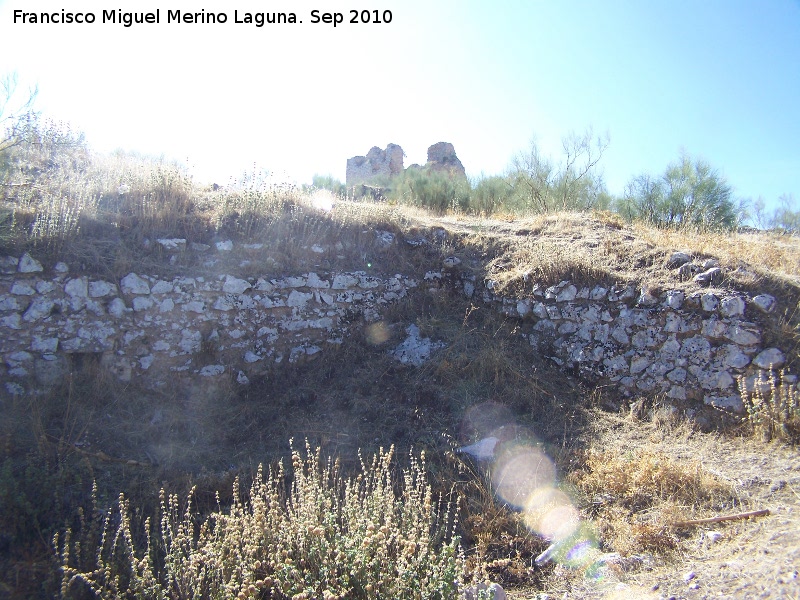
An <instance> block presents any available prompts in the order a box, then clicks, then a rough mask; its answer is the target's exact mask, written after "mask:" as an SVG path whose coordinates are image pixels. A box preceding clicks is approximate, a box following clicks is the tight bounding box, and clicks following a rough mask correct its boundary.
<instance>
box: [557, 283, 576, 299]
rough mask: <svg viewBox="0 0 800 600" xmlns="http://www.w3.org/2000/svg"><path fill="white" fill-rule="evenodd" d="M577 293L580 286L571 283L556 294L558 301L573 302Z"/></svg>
mask: <svg viewBox="0 0 800 600" xmlns="http://www.w3.org/2000/svg"><path fill="white" fill-rule="evenodd" d="M577 295H578V288H576V287H575V286H574V285H572V284H569V285H568V286H566V287H565V288H564V289H562V290H561V291H560V292H559V293H558V295H557V296H556V302H572V301H573V300H574V299H575V296H577Z"/></svg>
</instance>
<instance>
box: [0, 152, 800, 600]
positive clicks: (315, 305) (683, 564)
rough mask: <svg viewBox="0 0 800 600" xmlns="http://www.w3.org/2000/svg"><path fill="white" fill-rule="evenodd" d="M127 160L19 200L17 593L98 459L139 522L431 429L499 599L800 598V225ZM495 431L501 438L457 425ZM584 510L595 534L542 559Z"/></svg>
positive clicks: (12, 307)
mask: <svg viewBox="0 0 800 600" xmlns="http://www.w3.org/2000/svg"><path fill="white" fill-rule="evenodd" d="M123 166H124V165H117V166H116V167H115V168H117V169H118V170H117V171H114V169H110V168H107V167H106V168H105V170H104V171H102V173H104V174H105V175H104V177H105V178H101V177H99V176H93V177H90V178H88V179H86V180H83V179H82V181H84V182H87V181H88V182H89V183H90V185H84V186H83V187H82V188H81V189H83V190H84V191H83V192H82V195H79V196H76V195H74V194H73V195H70V194H62V195H56V194H50V195H48V194H47V193H40V192H41V190H39V191H37V190H36V187H35V186H32V187H31V188H30V190H27V192H26V191H25V190H22V191H21V192H17V193H16V195H14V196H13V197H12V196H10V195H7V197H6V201H5V204H4V206H3V207H2V210H3V214H4V215H6V217H5V218H4V220H3V230H2V231H3V235H2V238H0V241H2V251H0V255H2V257H3V258H2V261H3V262H2V264H1V265H0V266H2V275H0V310H2V312H0V319H1V320H0V329H1V330H2V332H1V333H0V337H2V342H0V353H2V356H3V359H4V362H3V367H2V369H3V370H2V372H0V377H1V378H2V382H3V384H4V385H3V386H2V389H0V394H1V396H0V402H2V404H0V407H2V411H3V413H4V419H3V420H2V425H0V435H2V436H3V437H4V440H5V447H4V454H3V463H2V465H3V466H2V469H3V470H2V477H0V500H1V501H2V502H3V505H2V508H3V510H2V515H3V516H2V517H1V518H2V526H0V530H2V531H3V532H4V533H3V534H1V535H0V564H1V565H2V569H0V570H2V572H3V576H2V578H1V579H0V597H9V598H16V597H34V596H36V595H38V596H39V597H48V596H51V595H52V594H54V593H55V592H56V591H57V589H58V575H57V567H58V564H57V562H56V560H55V557H54V556H53V555H52V550H51V548H50V541H51V539H52V536H53V534H54V533H55V532H56V531H59V530H63V528H64V527H65V524H67V523H69V524H70V526H71V527H72V528H73V529H74V530H75V531H76V532H77V531H79V530H80V522H81V519H80V518H78V517H77V516H76V515H77V514H78V508H79V507H82V506H87V502H88V499H89V497H90V496H91V495H92V491H91V486H92V481H95V482H96V486H97V492H96V496H97V500H98V504H99V508H100V509H102V510H103V511H104V510H105V509H108V508H111V507H112V506H113V505H114V503H115V501H116V499H117V497H118V495H119V494H120V493H121V492H124V493H125V494H126V497H127V498H128V499H129V500H130V502H131V504H132V505H133V506H135V507H137V509H136V510H137V513H136V514H137V517H136V519H138V521H137V524H136V526H137V527H140V526H141V523H140V522H139V521H141V520H142V519H143V518H144V516H147V515H151V514H155V513H156V510H157V508H158V500H157V497H158V489H159V487H164V488H165V489H166V490H167V493H169V494H177V495H178V496H180V497H181V498H183V497H185V495H186V494H187V493H188V491H189V489H190V488H192V487H194V488H195V492H194V494H195V496H194V497H195V499H196V505H195V507H196V509H197V510H198V511H200V513H208V512H209V511H214V510H215V509H218V508H219V506H218V505H217V502H220V503H221V506H223V507H227V506H228V505H230V503H231V502H233V501H234V497H232V495H231V489H232V486H233V481H234V479H235V478H236V477H241V478H242V480H243V481H250V480H252V479H253V478H254V477H255V476H256V471H257V465H259V463H264V464H265V465H270V464H275V461H277V460H278V459H280V458H284V459H287V460H291V456H290V451H289V440H290V439H294V440H295V441H296V442H299V441H300V440H308V444H309V445H310V447H311V448H317V447H319V448H320V449H321V454H322V455H323V456H333V457H336V459H337V460H338V461H339V462H338V464H339V465H340V466H341V469H342V472H343V473H352V472H356V471H358V466H359V454H358V453H359V451H361V452H362V453H363V455H364V456H371V455H372V454H375V453H377V452H379V449H380V448H388V447H389V446H392V445H393V446H394V447H395V450H396V455H397V456H399V457H401V459H399V461H398V462H399V464H400V465H401V466H403V465H404V464H405V463H404V462H403V460H405V459H404V457H406V456H408V454H409V452H412V449H414V450H415V451H420V450H424V451H425V454H426V460H427V473H428V475H427V476H428V478H429V480H430V481H431V482H432V485H433V488H434V489H435V491H436V492H440V493H442V494H444V496H447V495H448V494H450V493H451V492H452V493H455V494H456V496H457V497H458V498H459V499H458V500H457V501H456V500H454V502H455V504H456V507H457V508H456V512H457V515H458V525H457V527H458V534H459V535H460V536H461V543H462V547H463V548H464V549H465V551H466V558H465V560H466V564H467V565H468V567H469V568H470V569H472V570H473V571H474V572H475V573H476V577H478V578H484V577H485V578H487V579H489V580H491V581H495V582H498V583H501V584H502V585H503V586H504V588H505V589H506V591H507V593H508V595H509V597H511V598H537V597H539V598H542V597H544V596H543V595H542V594H545V595H549V596H548V597H554V595H556V594H558V595H559V597H562V596H563V597H572V598H586V597H625V598H630V597H652V598H661V597H663V598H668V597H676V598H684V597H685V598H711V597H720V596H722V597H737V598H738V597H742V598H761V597H768V596H770V597H787V598H791V597H797V596H798V595H800V581H798V576H797V564H798V548H800V535H799V534H798V531H800V520H798V515H800V495H798V494H799V493H800V472H799V471H798V469H799V467H798V465H799V464H800V461H798V454H797V446H796V444H797V441H798V436H799V435H800V407H799V406H798V395H797V391H796V377H795V376H794V375H793V373H795V372H796V371H797V367H798V361H799V359H800V355H799V354H798V353H799V352H800V329H798V327H799V326H800V311H799V310H798V307H799V306H800V241H798V238H797V237H796V236H790V235H782V234H780V233H775V232H750V233H713V232H704V233H692V232H686V231H676V230H664V229H656V228H651V227H647V226H644V225H641V224H635V223H634V224H628V223H625V222H624V221H623V220H622V219H621V218H619V217H618V216H616V215H613V214H610V213H600V212H582V213H579V212H576V213H551V214H546V215H539V216H529V217H521V216H507V217H505V218H485V217H477V216H473V215H466V214H447V215H444V216H442V215H435V214H432V213H429V212H426V211H425V210H422V209H418V208H410V207H406V206H402V205H395V204H387V203H378V202H355V201H352V200H347V199H343V198H338V197H332V196H330V195H329V194H327V193H325V192H320V191H314V190H310V191H301V190H297V189H293V188H288V187H273V186H269V185H266V184H260V183H258V182H250V183H247V184H244V185H240V186H230V187H228V188H224V187H223V188H217V189H213V188H206V189H200V188H198V187H197V186H195V185H194V184H193V183H192V182H191V181H190V180H188V179H187V178H185V177H184V176H182V175H181V173H180V172H179V171H177V170H174V169H171V168H168V167H165V166H163V165H162V166H157V167H156V168H155V169H151V170H147V169H145V168H144V167H142V168H141V170H140V171H138V174H136V176H135V177H134V176H131V174H130V173H129V172H126V171H125V170H124V169H123ZM125 168H129V167H125ZM149 168H150V167H148V169H149ZM115 173H117V175H115ZM120 173H125V175H124V176H123V177H120V176H119V174H120ZM82 177H88V175H86V174H84V175H82ZM120 181H124V182H126V183H123V184H120ZM65 185H66V184H65ZM71 189H75V188H71ZM25 194H27V195H25ZM676 252H683V253H685V254H686V256H685V257H684V258H681V257H677V258H676V256H675V253H676ZM677 263H681V264H677ZM715 269H716V270H715ZM702 274H705V275H706V278H705V279H703V278H702V277H701V278H700V279H698V278H697V276H699V275H702ZM768 380H769V381H768ZM770 382H771V383H770ZM741 386H745V392H744V393H741V389H740V387H741ZM487 437H496V438H498V443H500V444H501V445H500V446H498V447H497V448H496V451H495V454H494V455H493V456H492V458H491V460H489V461H485V460H484V461H475V460H473V459H472V458H470V457H469V456H468V455H467V454H465V453H463V452H457V451H456V449H458V448H460V447H464V446H467V445H470V444H473V443H475V442H478V441H480V440H481V439H486V438H487ZM503 444H504V446H503ZM297 445H298V446H301V445H302V444H299V443H298V444H297ZM395 470H396V468H395ZM532 482H533V483H532ZM243 489H246V488H243ZM543 494H544V496H543ZM536 498H539V500H535V501H534V499H536ZM541 498H544V500H542V499H541ZM537 502H538V504H537ZM765 508H766V509H769V510H770V514H769V515H768V516H762V517H757V518H753V519H749V520H735V521H730V522H720V523H709V524H701V525H688V526H684V527H678V526H675V523H676V522H679V521H687V520H691V519H703V518H708V517H713V516H718V515H722V514H733V513H742V512H746V511H753V510H759V509H765ZM548 515H549V516H548ZM564 527H566V529H568V530H569V531H570V533H569V534H563V532H562V533H559V531H561V529H560V528H564ZM575 532H577V533H575ZM573 533H574V534H575V535H578V536H579V537H580V536H583V537H581V538H580V540H582V541H580V540H579V541H580V543H584V542H585V545H586V547H587V548H588V549H589V550H590V552H589V553H588V554H587V555H586V556H589V558H582V559H580V560H577V561H575V560H573V561H572V562H571V559H570V558H569V556H568V554H569V553H567V554H564V555H556V558H554V560H551V561H549V562H544V563H543V564H541V565H539V564H536V563H535V561H534V559H535V557H537V556H539V555H541V554H542V552H544V551H545V550H546V549H547V548H548V547H549V546H550V544H551V542H553V541H554V540H555V541H556V542H557V541H559V540H563V539H572V538H570V536H572V535H573ZM62 540H63V538H62ZM573 541H574V540H573ZM580 543H577V544H576V547H577V546H578V545H580ZM582 556H583V555H582ZM690 572H691V573H693V574H694V575H692V576H691V577H689V576H688V575H687V574H688V573H690ZM73 591H74V590H73ZM276 593H277V592H276ZM615 594H616V596H615ZM263 597H269V596H263ZM272 597H278V596H272ZM279 597H283V596H279Z"/></svg>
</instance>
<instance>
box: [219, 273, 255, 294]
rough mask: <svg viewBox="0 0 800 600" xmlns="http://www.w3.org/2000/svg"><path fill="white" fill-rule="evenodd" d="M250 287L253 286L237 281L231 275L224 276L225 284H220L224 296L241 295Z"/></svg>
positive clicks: (244, 281) (242, 280)
mask: <svg viewBox="0 0 800 600" xmlns="http://www.w3.org/2000/svg"><path fill="white" fill-rule="evenodd" d="M251 287H253V286H252V285H250V283H249V282H248V281H246V280H244V279H238V278H236V277H233V276H232V275H226V276H225V282H224V283H223V284H222V291H223V292H225V293H226V294H243V293H244V292H246V291H247V290H249V289H250V288H251Z"/></svg>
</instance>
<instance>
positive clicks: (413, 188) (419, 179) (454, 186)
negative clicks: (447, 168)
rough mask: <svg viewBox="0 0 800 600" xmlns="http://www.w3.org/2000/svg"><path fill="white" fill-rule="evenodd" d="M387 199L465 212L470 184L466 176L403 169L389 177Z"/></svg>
mask: <svg viewBox="0 0 800 600" xmlns="http://www.w3.org/2000/svg"><path fill="white" fill-rule="evenodd" d="M389 186H390V189H389V192H388V194H387V196H388V198H389V200H391V201H395V202H398V203H401V204H410V205H412V206H420V207H423V208H427V209H429V210H432V211H434V212H437V213H444V212H447V211H459V212H466V211H467V210H469V207H470V195H471V192H472V190H471V188H470V185H469V181H467V179H466V177H461V176H458V175H454V174H450V173H444V172H441V171H431V170H429V169H425V168H421V169H406V170H405V171H404V172H403V173H402V174H401V175H398V176H397V177H394V178H393V179H391V181H390V183H389Z"/></svg>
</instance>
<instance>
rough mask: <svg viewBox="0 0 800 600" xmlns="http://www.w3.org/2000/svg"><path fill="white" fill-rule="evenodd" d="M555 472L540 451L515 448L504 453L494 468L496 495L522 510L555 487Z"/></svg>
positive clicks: (553, 467)
mask: <svg viewBox="0 0 800 600" xmlns="http://www.w3.org/2000/svg"><path fill="white" fill-rule="evenodd" d="M555 479H556V469H555V466H554V465H553V463H552V461H551V460H550V459H549V458H548V457H547V456H546V455H545V454H544V452H542V451H541V450H539V449H538V448H534V447H530V446H524V445H520V446H513V445H512V447H510V448H506V449H504V450H503V451H502V452H501V453H500V455H499V456H497V460H496V461H495V463H494V465H493V467H492V484H493V487H494V491H495V494H497V496H498V498H500V499H501V500H502V501H503V502H505V503H506V504H508V505H509V506H511V507H513V508H516V509H517V510H520V509H522V508H524V507H525V505H526V504H527V502H528V499H529V498H530V497H531V496H532V495H533V494H535V493H536V491H537V490H539V489H542V488H549V487H552V486H553V484H554V483H555Z"/></svg>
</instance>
